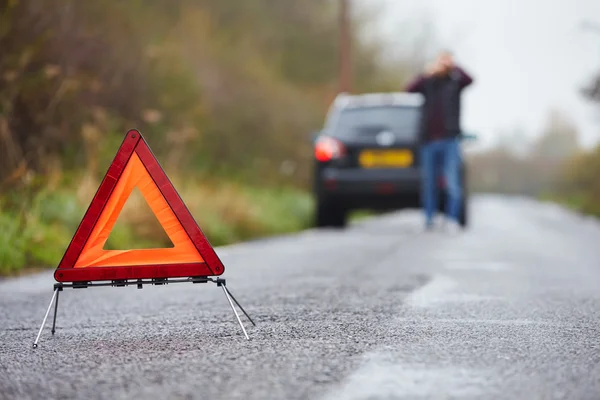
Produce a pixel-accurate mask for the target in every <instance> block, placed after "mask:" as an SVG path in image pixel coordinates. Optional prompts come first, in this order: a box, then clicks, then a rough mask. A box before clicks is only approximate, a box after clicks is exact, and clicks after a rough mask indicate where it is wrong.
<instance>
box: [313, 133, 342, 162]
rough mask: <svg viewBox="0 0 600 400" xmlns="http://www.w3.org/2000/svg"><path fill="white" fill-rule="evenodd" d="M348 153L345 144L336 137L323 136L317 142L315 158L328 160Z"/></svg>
mask: <svg viewBox="0 0 600 400" xmlns="http://www.w3.org/2000/svg"><path fill="white" fill-rule="evenodd" d="M345 153H346V148H345V147H344V145H343V144H342V143H341V142H340V141H339V140H336V139H333V138H330V137H322V138H320V139H319V140H318V141H317V143H316V144H315V158H316V159H317V160H318V161H321V162H326V161H330V160H333V159H336V158H340V157H342V156H343V155H344V154H345Z"/></svg>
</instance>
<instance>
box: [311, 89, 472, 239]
mask: <svg viewBox="0 0 600 400" xmlns="http://www.w3.org/2000/svg"><path fill="white" fill-rule="evenodd" d="M423 102H424V98H423V96H422V95H421V94H419V93H406V92H390V93H366V94H359V95H350V94H346V93H341V94H339V95H338V96H337V97H336V98H335V100H334V102H333V103H332V104H331V106H330V108H329V110H328V112H327V116H326V118H325V123H324V125H323V128H322V130H320V131H319V132H316V133H315V134H314V135H313V155H314V157H313V195H314V198H315V215H314V225H315V226H316V227H338V228H343V227H345V226H346V224H347V220H348V216H349V214H350V212H352V211H354V210H370V211H375V212H388V211H396V210H400V209H406V208H420V206H421V202H420V191H421V171H420V168H419V166H420V160H419V145H420V142H421V141H420V135H419V132H420V130H419V125H420V119H421V112H422V105H423ZM438 170H439V169H438ZM466 172H467V171H466V165H465V163H464V160H463V162H462V164H461V175H462V179H463V183H465V185H464V187H465V188H466V187H467V185H466V183H467V173H466ZM438 185H439V188H440V190H439V191H438V193H439V195H440V200H439V202H438V204H439V209H440V211H441V212H443V211H444V210H445V204H444V203H445V199H446V196H445V182H444V180H443V178H442V177H440V178H439V180H438ZM467 205H468V193H466V190H465V196H463V204H462V211H461V218H460V224H461V225H462V226H463V227H466V226H467V224H468V218H467V208H468V207H467Z"/></svg>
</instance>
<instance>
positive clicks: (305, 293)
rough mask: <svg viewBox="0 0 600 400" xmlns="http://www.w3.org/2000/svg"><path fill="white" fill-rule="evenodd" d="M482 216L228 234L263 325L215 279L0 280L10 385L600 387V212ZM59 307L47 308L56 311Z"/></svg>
mask: <svg viewBox="0 0 600 400" xmlns="http://www.w3.org/2000/svg"><path fill="white" fill-rule="evenodd" d="M473 213H474V215H473V227H472V229H471V230H470V231H468V232H465V233H462V234H460V235H458V236H449V235H447V234H445V233H444V232H442V231H438V232H423V231H422V229H421V219H420V215H419V214H418V213H416V212H400V213H395V214H391V215H385V216H379V217H376V218H373V219H369V220H365V221H361V222H358V223H356V224H355V225H353V226H351V227H349V228H348V229H347V230H346V231H336V230H325V231H312V230H311V231H306V232H303V233H300V234H297V235H291V236H284V237H279V238H274V239H269V240H262V241H256V242H251V243H245V244H240V245H235V246H230V247H223V248H218V249H217V252H218V253H219V255H220V256H221V258H222V260H223V261H224V263H225V265H226V273H225V275H224V276H225V277H226V278H227V283H228V287H229V288H230V290H231V291H232V293H233V294H234V295H235V296H236V298H237V299H238V300H239V301H240V302H241V303H242V305H243V306H244V307H245V308H246V310H247V311H248V312H249V313H250V314H251V316H252V317H253V318H254V320H255V321H256V323H257V326H256V327H251V326H250V325H249V324H246V326H247V327H248V334H249V336H250V338H251V339H250V340H246V339H245V337H244V336H243V334H242V332H241V329H240V328H239V326H238V325H237V324H236V320H235V317H234V315H233V313H232V311H231V309H230V308H229V305H228V303H227V300H226V298H225V296H224V294H223V292H222V291H221V290H220V289H219V288H217V287H216V286H215V285H214V284H199V285H194V284H188V283H183V284H170V285H168V286H152V287H144V289H142V290H137V289H136V288H135V287H128V288H93V289H85V290H73V289H65V290H64V292H62V294H61V297H60V309H59V315H58V328H57V332H56V335H55V336H51V335H50V332H49V331H50V328H49V326H47V328H46V331H45V332H44V333H43V334H42V337H41V340H40V347H39V348H38V349H35V350H34V349H33V348H32V342H33V340H34V339H35V336H36V334H37V330H38V328H39V324H40V322H41V320H42V318H43V316H44V313H45V311H46V307H47V304H48V302H49V300H50V297H51V293H52V284H53V279H52V275H51V272H48V273H42V274H39V275H35V276H30V277H24V278H19V279H13V280H5V281H3V282H0V304H1V308H0V310H1V311H0V322H1V323H2V330H0V343H1V348H0V361H1V362H0V364H1V366H0V397H2V398H3V399H41V398H44V399H59V398H60V399H66V398H68V399H74V398H78V399H86V400H90V399H317V400H329V399H339V400H350V399H352V400H354V399H364V400H366V399H421V398H422V399H450V398H460V399H528V400H532V399H598V398H600V224H599V223H598V222H596V221H594V220H592V219H586V218H583V217H580V216H578V215H575V214H572V213H570V212H568V211H566V210H564V209H562V208H560V207H558V206H555V205H551V204H542V203H537V202H534V201H532V200H526V199H521V198H501V197H493V196H482V197H478V198H476V199H474V201H473ZM51 315H52V314H51Z"/></svg>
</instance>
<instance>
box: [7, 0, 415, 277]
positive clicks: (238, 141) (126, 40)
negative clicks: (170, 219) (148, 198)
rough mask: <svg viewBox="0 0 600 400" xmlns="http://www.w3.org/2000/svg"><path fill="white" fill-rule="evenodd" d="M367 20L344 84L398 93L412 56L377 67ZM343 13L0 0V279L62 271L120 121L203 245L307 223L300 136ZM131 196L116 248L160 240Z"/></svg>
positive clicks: (313, 117)
mask: <svg viewBox="0 0 600 400" xmlns="http://www.w3.org/2000/svg"><path fill="white" fill-rule="evenodd" d="M363 19H365V18H363ZM367 22H368V21H366V20H365V21H363V20H357V21H356V23H355V30H356V32H355V36H356V39H357V40H356V41H355V43H354V47H353V58H354V64H355V68H354V72H355V80H354V87H355V89H356V91H358V92H360V91H370V90H388V89H391V90H396V89H397V88H398V87H400V85H401V84H402V83H403V81H404V79H405V78H406V73H405V72H404V71H407V68H408V67H407V65H408V64H407V63H404V62H402V61H398V65H390V64H389V63H388V64H386V65H385V66H383V65H380V62H379V60H380V59H381V56H382V55H383V51H384V50H383V49H382V46H381V45H380V44H379V43H377V42H376V41H370V42H366V41H363V40H360V37H359V35H358V32H359V30H360V29H361V27H362V26H363V24H364V23H367ZM337 24H338V21H337V9H336V2H328V1H322V0H303V1H301V2H298V1H297V0H278V1H272V0H245V1H237V0H145V1H141V0H128V1H116V0H96V1H80V0H8V1H7V2H4V3H3V5H1V6H0V49H2V57H0V239H1V240H0V274H12V273H17V272H18V271H21V270H23V269H24V268H37V267H55V266H56V264H57V263H58V261H59V260H60V257H61V256H62V254H63V252H64V250H65V249H66V246H67V245H68V243H69V240H70V238H71V237H72V235H73V233H74V232H75V229H76V228H77V225H78V223H79V221H80V220H81V217H82V216H83V214H84V212H85V209H86V208H87V205H88V204H89V202H90V200H91V198H92V196H93V194H94V192H95V190H96V189H97V187H98V184H99V183H100V180H101V178H102V176H103V175H104V173H105V171H106V169H107V167H108V165H109V164H110V162H111V160H112V157H113V156H114V153H115V151H116V150H117V148H118V146H119V144H120V142H121V140H122V138H123V134H124V133H125V131H126V130H127V129H130V128H137V129H140V130H141V131H142V132H143V134H144V136H145V137H146V139H147V140H148V141H149V143H150V146H151V148H152V149H153V151H154V152H155V154H156V156H157V157H158V159H159V160H160V162H161V164H162V165H163V167H164V168H165V170H166V171H167V174H168V175H169V177H170V178H171V179H172V180H173V181H174V183H175V185H176V187H177V189H178V191H179V192H180V193H181V196H182V197H183V199H184V200H185V202H186V204H187V205H188V207H189V208H190V210H191V211H192V214H193V215H194V216H195V217H196V219H197V220H198V222H199V224H200V226H201V228H202V229H203V230H204V232H205V233H206V234H207V236H208V238H209V240H210V241H211V242H212V244H213V245H220V244H226V243H232V242H236V241H239V240H244V239H248V238H252V237H256V236H262V235H269V234H275V233H280V232H290V231H294V230H298V229H302V228H304V227H306V226H308V225H309V224H310V216H311V210H312V203H311V197H310V194H309V190H308V188H309V182H310V163H309V159H310V143H309V141H308V135H309V133H310V132H311V131H313V130H314V129H316V128H318V127H319V126H320V125H321V122H322V119H323V115H324V113H325V111H326V107H327V106H328V104H329V103H330V101H331V100H332V99H333V97H334V95H335V93H336V89H337V76H336V75H337V73H336V71H337V59H338V58H337V44H338V30H337ZM131 200H132V204H133V205H132V206H131V207H130V208H129V209H128V213H127V217H125V218H124V219H123V220H122V221H121V219H120V220H119V221H118V223H117V225H118V226H117V227H116V228H115V231H114V232H113V236H111V239H110V245H111V246H117V247H125V246H131V247H143V246H149V245H160V244H162V242H163V241H164V234H163V233H162V232H161V231H160V229H157V228H156V225H152V224H153V223H155V221H154V219H153V218H154V217H153V216H152V215H150V216H142V214H141V213H138V212H136V210H138V209H140V207H136V204H139V203H136V200H135V199H131ZM137 201H139V200H137ZM138 214H139V215H138ZM146 215H147V214H146Z"/></svg>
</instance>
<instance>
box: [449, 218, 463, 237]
mask: <svg viewBox="0 0 600 400" xmlns="http://www.w3.org/2000/svg"><path fill="white" fill-rule="evenodd" d="M445 230H446V232H448V233H449V234H450V235H452V236H456V235H458V234H460V233H461V232H462V227H461V226H460V225H459V224H458V222H456V221H453V220H448V221H447V222H446V229H445Z"/></svg>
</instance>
